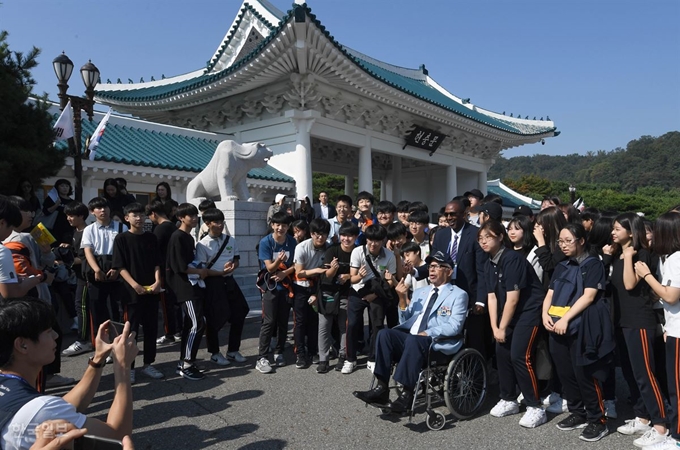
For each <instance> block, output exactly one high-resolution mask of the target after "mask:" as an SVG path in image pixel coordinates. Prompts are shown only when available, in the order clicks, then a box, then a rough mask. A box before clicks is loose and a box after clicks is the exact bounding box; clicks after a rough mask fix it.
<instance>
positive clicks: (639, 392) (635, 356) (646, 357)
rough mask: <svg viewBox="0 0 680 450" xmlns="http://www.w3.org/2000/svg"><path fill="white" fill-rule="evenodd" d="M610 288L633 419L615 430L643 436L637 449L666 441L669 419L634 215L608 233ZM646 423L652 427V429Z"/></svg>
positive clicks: (642, 235) (643, 249)
mask: <svg viewBox="0 0 680 450" xmlns="http://www.w3.org/2000/svg"><path fill="white" fill-rule="evenodd" d="M612 242H613V245H612V248H613V252H612V253H613V258H612V272H611V278H610V280H611V287H612V294H613V295H612V297H613V300H614V325H615V326H616V338H617V344H618V345H617V348H618V349H619V356H620V359H621V369H622V371H623V374H624V378H625V379H626V382H627V383H628V387H629V390H630V398H631V402H632V403H633V405H634V406H633V411H634V412H635V416H636V417H635V418H634V419H633V420H628V421H626V424H625V425H622V426H621V427H619V428H618V430H619V432H620V433H623V434H638V433H640V432H644V433H645V434H644V435H643V436H642V437H641V438H639V439H636V440H635V441H634V444H635V445H636V446H638V447H644V446H646V445H653V444H655V443H657V442H660V441H661V440H663V439H665V436H666V433H667V428H666V423H667V421H668V418H667V415H666V410H665V405H664V399H663V394H662V392H661V389H660V385H659V382H658V380H657V379H656V376H655V375H654V367H655V362H654V336H655V334H656V324H657V321H656V313H655V312H654V310H653V308H652V300H651V298H650V296H649V285H647V283H646V282H645V280H643V279H642V278H641V277H640V276H638V275H637V274H636V273H635V269H634V265H635V263H636V262H638V261H641V262H644V263H645V264H647V266H648V267H652V269H651V272H652V273H656V267H653V264H652V257H651V255H650V252H649V250H648V249H647V236H646V232H645V225H644V223H643V221H642V218H641V217H639V216H638V215H637V214H635V213H625V214H621V215H619V216H618V217H617V218H616V220H615V221H614V227H613V229H612ZM650 421H651V424H652V425H653V428H650Z"/></svg>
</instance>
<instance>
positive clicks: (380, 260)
mask: <svg viewBox="0 0 680 450" xmlns="http://www.w3.org/2000/svg"><path fill="white" fill-rule="evenodd" d="M364 247H365V246H363V245H360V246H358V247H355V248H354V250H352V256H350V260H349V266H350V267H351V268H355V269H361V267H362V266H366V276H365V277H364V278H362V279H361V281H359V282H358V283H355V284H353V285H352V287H353V288H354V290H355V291H358V290H360V289H361V288H363V287H364V284H366V282H367V281H369V280H370V279H371V278H375V275H374V274H373V271H372V270H371V267H370V266H369V265H368V263H366V258H365V257H364ZM366 252H367V253H368V257H369V258H371V262H372V263H373V267H375V270H377V271H378V273H379V274H380V276H382V275H383V273H385V269H387V270H389V272H390V273H391V274H392V275H394V274H395V273H397V260H396V258H395V257H394V253H392V251H391V250H388V249H386V248H385V247H383V248H381V249H380V253H379V254H378V256H377V257H373V256H371V254H370V252H368V250H366Z"/></svg>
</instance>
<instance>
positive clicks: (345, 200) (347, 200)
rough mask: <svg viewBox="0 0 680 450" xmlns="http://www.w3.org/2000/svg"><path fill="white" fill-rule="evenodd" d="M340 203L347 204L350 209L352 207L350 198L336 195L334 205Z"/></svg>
mask: <svg viewBox="0 0 680 450" xmlns="http://www.w3.org/2000/svg"><path fill="white" fill-rule="evenodd" d="M340 202H343V203H347V204H348V205H349V206H350V207H352V197H350V196H349V195H345V194H341V195H338V198H337V199H336V200H335V203H336V204H338V203H340Z"/></svg>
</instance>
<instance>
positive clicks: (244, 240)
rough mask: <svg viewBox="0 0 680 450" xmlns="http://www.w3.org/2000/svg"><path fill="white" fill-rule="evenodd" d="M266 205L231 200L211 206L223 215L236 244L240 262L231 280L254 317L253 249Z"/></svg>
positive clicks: (256, 309)
mask: <svg viewBox="0 0 680 450" xmlns="http://www.w3.org/2000/svg"><path fill="white" fill-rule="evenodd" d="M269 205H270V204H269V203H266V202H242V201H234V200H227V201H219V202H215V206H217V208H218V209H220V210H221V211H222V212H223V213H224V225H225V227H226V228H227V230H229V234H230V235H231V236H233V237H234V239H235V240H236V243H237V245H238V250H239V255H240V256H241V261H240V262H239V267H238V269H236V272H234V279H235V280H236V282H237V283H238V285H239V286H240V288H241V290H242V291H243V294H244V295H245V297H246V299H247V300H248V304H249V305H250V310H251V314H253V313H255V314H257V313H258V312H259V310H260V308H261V301H260V291H259V290H258V289H257V287H256V286H255V278H256V276H257V272H258V270H259V263H258V258H257V250H256V249H255V247H256V246H257V244H258V243H259V242H260V239H262V237H264V236H265V235H266V234H267V211H268V210H269Z"/></svg>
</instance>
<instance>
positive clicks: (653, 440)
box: [633, 427, 669, 448]
mask: <svg viewBox="0 0 680 450" xmlns="http://www.w3.org/2000/svg"><path fill="white" fill-rule="evenodd" d="M668 434H669V433H668V430H666V432H665V433H664V434H659V432H658V431H656V428H654V427H652V428H650V429H649V431H647V432H646V433H645V434H643V435H642V436H640V437H639V438H637V439H635V440H634V441H633V445H634V446H636V447H641V448H642V447H649V446H650V445H654V444H659V443H661V442H665V441H666V438H667V437H668Z"/></svg>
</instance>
